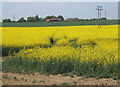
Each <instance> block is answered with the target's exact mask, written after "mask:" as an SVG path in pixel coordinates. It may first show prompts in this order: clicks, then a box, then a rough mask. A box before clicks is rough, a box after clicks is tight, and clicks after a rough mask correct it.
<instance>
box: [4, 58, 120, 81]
mask: <svg viewBox="0 0 120 87" xmlns="http://www.w3.org/2000/svg"><path fill="white" fill-rule="evenodd" d="M119 69H120V64H114V63H112V64H109V65H107V66H103V65H98V64H97V63H96V62H87V63H86V62H81V61H78V60H77V59H74V60H71V59H70V60H65V61H58V60H57V59H56V60H55V59H54V60H50V61H46V62H44V61H39V62H38V61H37V60H36V59H34V61H33V62H32V61H30V60H27V59H23V58H18V57H16V58H7V59H6V60H5V61H4V62H3V72H12V73H34V72H40V73H43V74H54V75H55V74H65V73H70V72H72V73H74V75H78V76H83V75H84V76H87V77H96V76H97V77H99V78H103V77H104V78H111V77H112V78H117V79H118V78H120V76H118V70H119Z"/></svg>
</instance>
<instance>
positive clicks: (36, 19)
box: [2, 15, 106, 22]
mask: <svg viewBox="0 0 120 87" xmlns="http://www.w3.org/2000/svg"><path fill="white" fill-rule="evenodd" d="M47 19H59V20H60V21H64V17H63V16H62V15H59V16H54V15H52V16H46V17H45V18H42V17H39V16H38V15H36V16H30V17H27V19H25V18H24V17H21V18H20V19H18V20H17V21H15V20H11V19H3V21H2V22H43V21H46V20H47ZM93 20H98V19H96V18H93V19H78V18H67V19H66V20H65V21H93ZM101 20H106V18H104V17H103V18H101Z"/></svg>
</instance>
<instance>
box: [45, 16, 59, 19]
mask: <svg viewBox="0 0 120 87" xmlns="http://www.w3.org/2000/svg"><path fill="white" fill-rule="evenodd" d="M54 18H57V17H56V16H54V15H52V16H46V18H45V19H54Z"/></svg>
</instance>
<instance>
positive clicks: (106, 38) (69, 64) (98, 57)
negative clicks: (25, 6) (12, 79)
mask: <svg viewBox="0 0 120 87" xmlns="http://www.w3.org/2000/svg"><path fill="white" fill-rule="evenodd" d="M2 46H3V53H5V52H8V51H9V53H10V51H11V52H14V56H15V58H20V61H21V59H23V60H24V59H25V60H30V61H31V62H35V61H37V62H40V64H38V65H36V67H38V66H39V67H40V69H38V68H37V69H38V70H41V71H43V72H49V73H51V72H53V71H54V73H63V72H69V71H75V72H77V73H79V74H80V73H82V74H83V75H84V73H87V72H86V69H88V72H89V73H90V72H92V73H93V72H95V73H97V74H101V75H103V74H104V72H106V73H107V74H105V75H108V73H110V72H111V73H112V75H113V76H114V74H115V75H116V73H117V67H118V66H117V65H118V60H119V59H118V25H106V26H102V28H98V26H96V25H93V26H65V27H3V28H2ZM16 61H18V60H16ZM20 61H19V62H18V63H20ZM14 62H15V61H14ZM16 63H17V62H16ZM20 64H22V63H20ZM23 64H24V63H23ZM30 64H31V63H30ZM34 64H36V63H34ZM34 64H33V65H31V66H32V67H33V66H35V65H34ZM17 65H18V64H17ZM21 66H22V65H21ZM26 66H28V65H26ZM15 67H16V66H15ZM13 70H14V69H13ZM101 70H102V71H101ZM91 75H92V74H91Z"/></svg>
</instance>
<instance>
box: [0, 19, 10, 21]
mask: <svg viewBox="0 0 120 87" xmlns="http://www.w3.org/2000/svg"><path fill="white" fill-rule="evenodd" d="M2 22H11V20H10V19H3V21H2Z"/></svg>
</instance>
